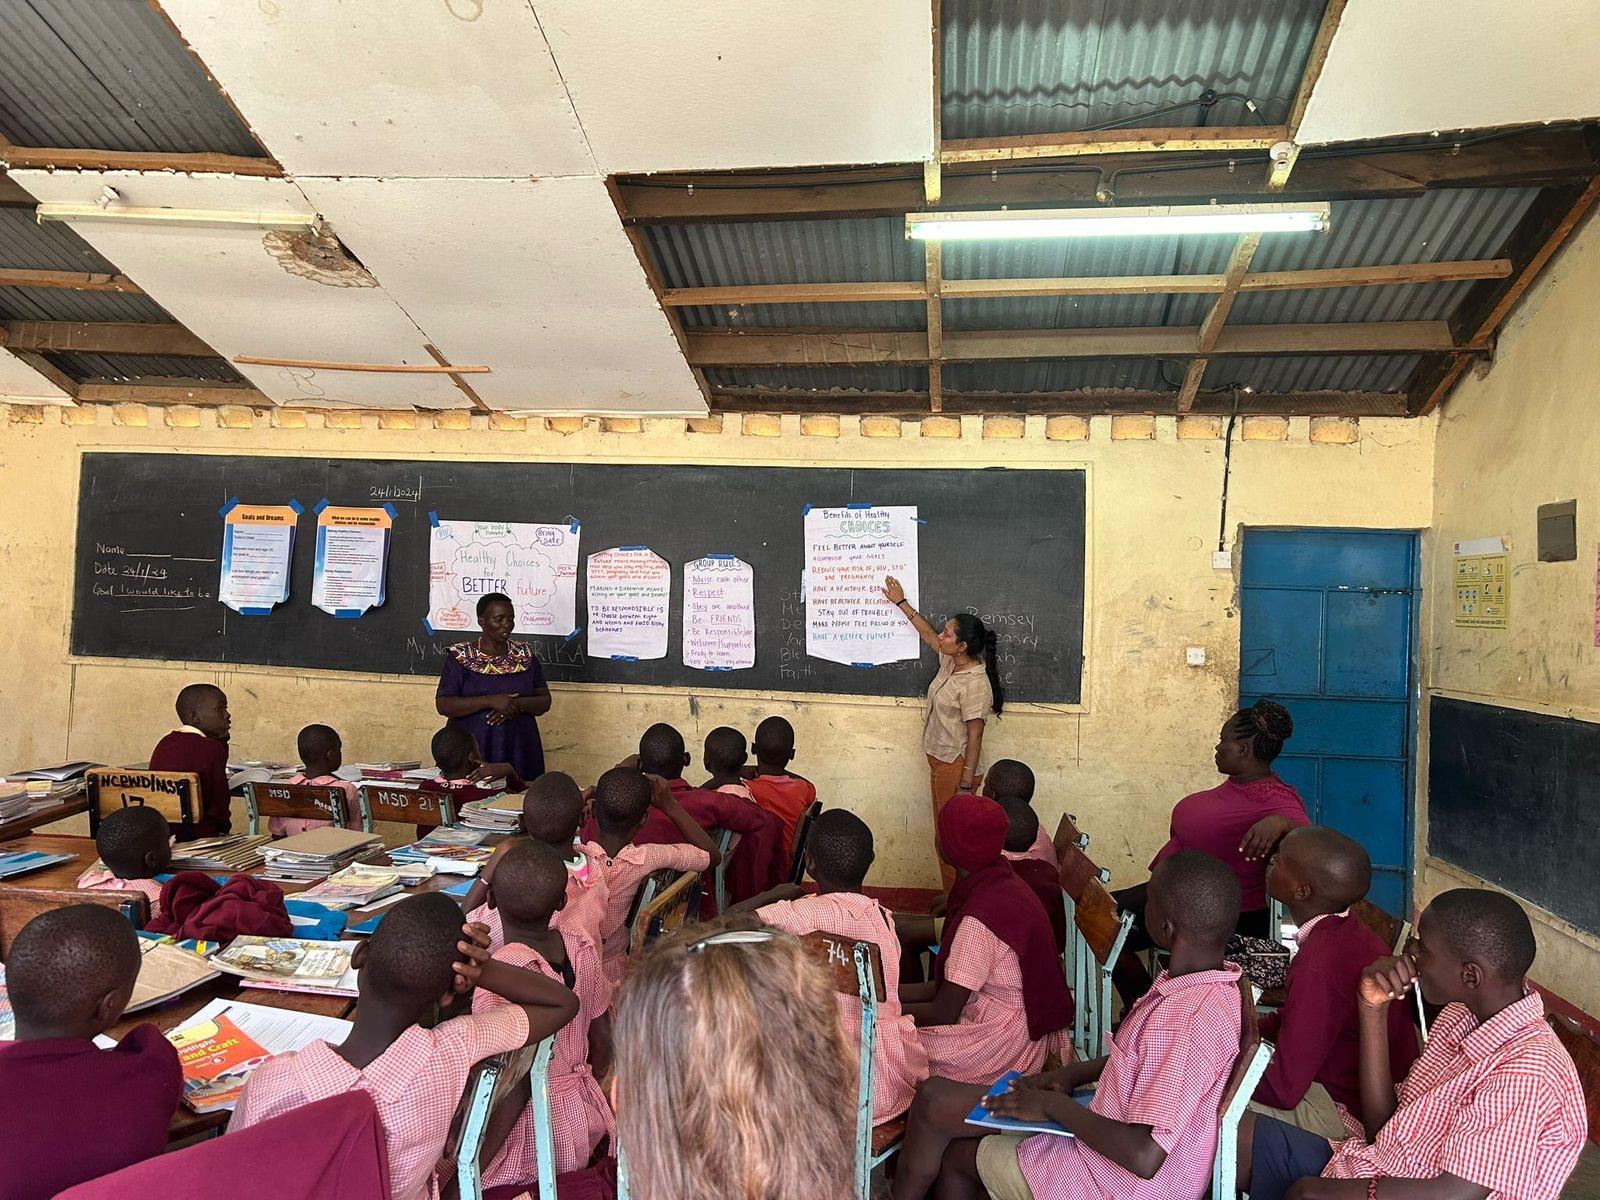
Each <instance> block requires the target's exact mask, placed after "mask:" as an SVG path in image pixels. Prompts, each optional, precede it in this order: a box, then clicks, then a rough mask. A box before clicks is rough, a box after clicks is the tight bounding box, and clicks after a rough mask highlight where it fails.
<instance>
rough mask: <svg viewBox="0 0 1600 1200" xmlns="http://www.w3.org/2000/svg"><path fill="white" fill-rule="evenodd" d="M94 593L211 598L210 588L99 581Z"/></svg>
mask: <svg viewBox="0 0 1600 1200" xmlns="http://www.w3.org/2000/svg"><path fill="white" fill-rule="evenodd" d="M94 595H96V596H101V597H104V598H105V599H108V600H209V599H211V591H210V589H209V588H197V587H171V586H168V585H160V586H155V585H152V586H148V587H129V586H127V585H126V584H121V583H97V584H95V585H94Z"/></svg>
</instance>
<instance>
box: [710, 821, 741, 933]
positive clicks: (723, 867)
mask: <svg viewBox="0 0 1600 1200" xmlns="http://www.w3.org/2000/svg"><path fill="white" fill-rule="evenodd" d="M712 836H714V837H715V838H716V839H717V848H718V849H719V850H721V851H722V861H721V862H719V863H718V864H717V871H716V876H715V884H714V886H715V887H716V897H717V911H718V912H719V913H725V912H727V911H728V864H729V863H730V862H732V861H733V852H734V851H735V850H737V849H738V848H739V841H740V835H739V834H737V833H735V832H734V831H733V830H731V829H719V830H717V831H716V832H715V833H714V834H713V835H712Z"/></svg>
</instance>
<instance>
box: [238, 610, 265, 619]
mask: <svg viewBox="0 0 1600 1200" xmlns="http://www.w3.org/2000/svg"><path fill="white" fill-rule="evenodd" d="M238 613H239V615H240V616H241V617H270V616H271V615H272V610H271V609H270V608H241V609H239V610H238Z"/></svg>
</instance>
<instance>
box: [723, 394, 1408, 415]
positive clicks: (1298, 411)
mask: <svg viewBox="0 0 1600 1200" xmlns="http://www.w3.org/2000/svg"><path fill="white" fill-rule="evenodd" d="M1236 399H1237V400H1238V401H1239V402H1240V403H1239V410H1238V411H1239V412H1240V414H1241V415H1273V416H1314V415H1334V416H1386V417H1403V416H1405V396H1404V395H1402V394H1400V393H1398V392H1279V393H1274V392H1253V393H1250V394H1248V395H1245V394H1243V393H1238V394H1236V393H1234V392H1233V391H1226V392H1202V393H1200V395H1199V396H1198V397H1196V401H1195V411H1196V412H1200V413H1228V412H1232V411H1233V407H1234V403H1235V400H1236ZM944 401H945V406H944V415H946V416H960V415H971V414H985V413H1004V414H1007V415H1013V416H1053V415H1060V414H1076V415H1080V416H1094V415H1100V414H1114V413H1150V414H1155V415H1158V416H1173V415H1177V411H1178V409H1177V393H1176V392H1144V391H1130V390H1124V389H1115V388H1092V389H1086V390H1084V391H1078V392H951V391H947V392H945V394H944ZM711 407H712V410H713V411H716V412H730V413H746V412H761V413H771V412H779V413H837V414H840V415H855V414H864V415H872V416H878V415H886V416H906V417H923V416H927V415H928V396H927V394H926V393H924V392H843V391H835V392H814V391H813V392H806V391H770V390H767V389H764V388H763V389H758V388H721V387H719V388H713V389H712V393H711Z"/></svg>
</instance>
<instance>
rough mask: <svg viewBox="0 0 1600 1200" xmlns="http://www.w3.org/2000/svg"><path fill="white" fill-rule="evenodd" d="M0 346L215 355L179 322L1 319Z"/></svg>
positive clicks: (189, 355) (87, 352) (64, 351)
mask: <svg viewBox="0 0 1600 1200" xmlns="http://www.w3.org/2000/svg"><path fill="white" fill-rule="evenodd" d="M0 345H5V346H8V347H10V348H11V349H12V350H37V351H53V352H57V353H65V354H74V353H75V354H150V355H159V356H170V357H178V358H218V357H220V356H219V355H218V354H217V352H216V351H215V350H213V349H212V348H211V347H210V346H208V345H206V344H205V343H204V342H202V341H201V340H200V339H199V338H197V337H195V335H194V334H192V333H190V332H189V331H188V330H187V329H185V328H184V327H183V326H182V325H178V324H175V323H172V322H160V323H143V322H136V321H3V322H0Z"/></svg>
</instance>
